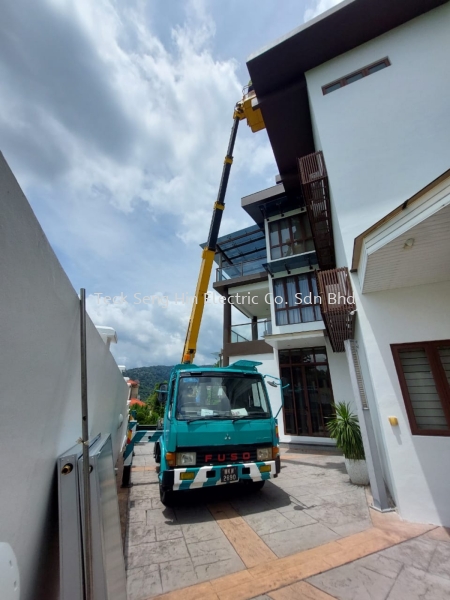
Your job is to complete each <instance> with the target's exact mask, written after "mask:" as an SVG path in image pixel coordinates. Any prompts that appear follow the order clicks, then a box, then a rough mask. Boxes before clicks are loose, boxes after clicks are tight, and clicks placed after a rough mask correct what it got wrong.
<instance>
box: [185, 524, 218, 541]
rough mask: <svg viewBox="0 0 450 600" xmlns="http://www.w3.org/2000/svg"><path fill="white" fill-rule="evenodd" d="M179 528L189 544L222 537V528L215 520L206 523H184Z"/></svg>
mask: <svg viewBox="0 0 450 600" xmlns="http://www.w3.org/2000/svg"><path fill="white" fill-rule="evenodd" d="M181 530H182V532H183V535H184V537H185V538H186V540H187V542H188V543H189V544H191V543H193V542H207V541H209V540H215V539H217V538H221V537H223V533H222V530H221V529H220V527H219V526H218V525H217V523H216V522H215V521H207V522H206V523H184V524H183V525H181Z"/></svg>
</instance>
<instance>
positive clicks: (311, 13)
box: [304, 0, 342, 23]
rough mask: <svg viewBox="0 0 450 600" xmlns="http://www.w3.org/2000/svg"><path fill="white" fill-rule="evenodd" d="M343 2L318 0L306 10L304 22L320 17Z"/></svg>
mask: <svg viewBox="0 0 450 600" xmlns="http://www.w3.org/2000/svg"><path fill="white" fill-rule="evenodd" d="M341 2H342V0H316V1H315V3H314V6H313V7H311V8H308V9H306V10H305V15H304V22H305V23H306V22H307V21H311V19H314V17H318V16H319V15H321V14H322V13H324V12H325V11H327V10H329V9H330V8H333V6H336V4H340V3H341Z"/></svg>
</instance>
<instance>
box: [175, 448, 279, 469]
mask: <svg viewBox="0 0 450 600" xmlns="http://www.w3.org/2000/svg"><path fill="white" fill-rule="evenodd" d="M257 447H258V448H265V447H270V446H268V445H267V444H258V446H244V445H241V446H220V447H217V446H213V447H212V448H208V449H206V450H204V449H203V448H202V449H199V448H178V450H177V451H178V452H196V453H197V462H196V464H195V466H196V467H203V466H205V465H220V464H230V463H247V462H255V461H256V448H257Z"/></svg>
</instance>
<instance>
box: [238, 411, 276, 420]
mask: <svg viewBox="0 0 450 600" xmlns="http://www.w3.org/2000/svg"><path fill="white" fill-rule="evenodd" d="M235 419H270V415H267V414H264V415H262V414H261V413H256V414H253V415H242V416H240V417H234V418H233V421H234V420H235Z"/></svg>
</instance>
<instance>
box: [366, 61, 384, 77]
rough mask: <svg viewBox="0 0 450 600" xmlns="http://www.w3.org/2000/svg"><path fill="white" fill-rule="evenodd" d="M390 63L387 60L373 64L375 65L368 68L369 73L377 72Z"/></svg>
mask: <svg viewBox="0 0 450 600" xmlns="http://www.w3.org/2000/svg"><path fill="white" fill-rule="evenodd" d="M387 66H388V65H387V64H386V63H385V62H381V63H378V64H377V65H373V67H369V68H368V69H367V71H368V73H369V75H372V73H376V72H377V71H381V69H385V68H386V67H387Z"/></svg>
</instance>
